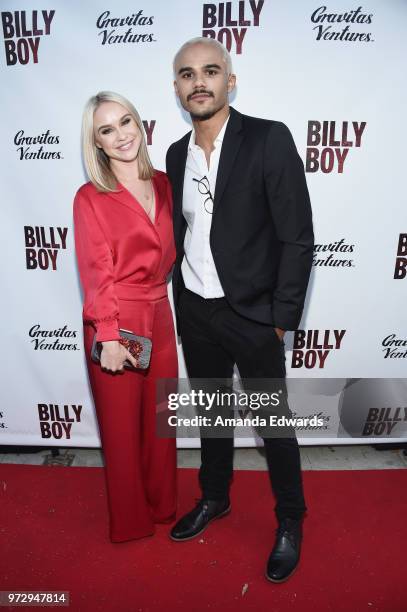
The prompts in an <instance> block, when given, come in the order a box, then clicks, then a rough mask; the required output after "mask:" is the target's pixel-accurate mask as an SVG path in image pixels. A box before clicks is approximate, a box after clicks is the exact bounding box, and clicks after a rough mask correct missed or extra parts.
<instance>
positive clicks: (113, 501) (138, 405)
mask: <svg viewBox="0 0 407 612" xmlns="http://www.w3.org/2000/svg"><path fill="white" fill-rule="evenodd" d="M119 310H120V321H119V326H120V327H121V328H124V329H128V330H131V331H133V332H134V333H137V334H139V335H149V336H150V337H151V339H152V343H153V348H152V353H151V362H150V366H149V368H148V370H144V371H142V370H138V371H130V370H125V371H124V374H109V373H107V372H104V371H103V370H102V369H101V367H100V365H99V364H95V363H94V362H93V361H92V360H91V359H90V351H91V346H92V341H93V336H94V334H95V330H94V328H93V327H92V326H91V325H84V341H85V351H86V359H87V365H88V372H89V379H90V384H91V387H92V393H93V398H94V402H95V408H96V413H97V418H98V424H99V431H100V436H101V441H102V447H103V452H104V459H105V474H106V483H107V493H108V502H109V513H110V538H111V540H112V542H122V541H125V540H131V539H136V538H142V537H144V536H148V535H151V534H153V533H154V523H166V522H171V521H172V520H173V519H174V518H175V511H176V440H175V439H174V438H173V439H164V438H158V437H157V435H156V399H155V395H156V393H155V391H156V389H155V381H156V379H158V378H177V376H178V364H177V350H176V343H175V333H174V325H173V318H172V313H171V308H170V304H169V301H168V298H167V297H164V298H161V299H158V300H155V301H151V300H150V301H148V302H147V301H142V300H119ZM148 327H150V329H148Z"/></svg>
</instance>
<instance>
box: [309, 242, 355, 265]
mask: <svg viewBox="0 0 407 612" xmlns="http://www.w3.org/2000/svg"><path fill="white" fill-rule="evenodd" d="M354 249H355V245H354V244H347V243H346V242H345V238H341V239H340V240H336V241H335V242H327V243H324V244H321V243H320V244H315V245H314V257H313V260H312V265H313V266H319V267H320V268H321V267H323V268H325V267H328V268H354V267H355V263H354V260H353V259H352V255H350V254H351V253H353V251H354Z"/></svg>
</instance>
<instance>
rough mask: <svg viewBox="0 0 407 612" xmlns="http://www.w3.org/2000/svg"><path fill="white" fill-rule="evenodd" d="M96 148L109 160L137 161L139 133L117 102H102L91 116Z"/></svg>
mask: <svg viewBox="0 0 407 612" xmlns="http://www.w3.org/2000/svg"><path fill="white" fill-rule="evenodd" d="M93 132H94V135H95V142H96V146H97V147H99V148H101V149H103V151H104V152H105V153H106V155H107V156H108V157H109V158H110V159H112V160H113V159H114V160H117V161H122V162H132V161H134V160H135V159H137V155H138V152H139V148H140V143H141V133H140V130H139V128H138V126H137V123H136V121H135V119H134V117H133V115H132V114H131V113H129V111H128V110H127V109H126V108H125V107H124V106H122V105H121V104H118V103H117V102H102V104H101V105H100V106H99V107H98V108H97V109H96V111H95V113H94V115H93Z"/></svg>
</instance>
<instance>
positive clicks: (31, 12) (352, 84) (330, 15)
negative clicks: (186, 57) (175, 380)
mask: <svg viewBox="0 0 407 612" xmlns="http://www.w3.org/2000/svg"><path fill="white" fill-rule="evenodd" d="M406 25H407V2H405V0H388V1H387V2H383V1H382V0H368V1H366V2H364V3H363V4H361V3H360V2H359V0H357V1H354V0H345V1H344V0H335V1H333V2H331V1H329V2H328V3H322V2H319V1H318V0H292V1H291V2H286V1H284V0H241V1H238V0H233V1H231V2H216V3H206V2H202V0H172V1H171V2H167V1H164V0H149V1H148V2H147V1H146V0H140V1H139V2H137V1H136V2H130V1H127V0H118V1H116V2H111V3H110V4H109V2H107V3H106V2H103V3H102V2H98V1H97V0H89V1H87V2H80V1H79V0H70V1H69V2H66V1H63V0H53V1H52V2H51V3H48V4H46V5H45V4H44V3H42V4H39V3H38V1H31V0H25V1H24V2H14V1H12V0H9V1H7V0H2V3H1V26H2V28H1V38H2V40H1V46H2V49H1V50H0V70H1V100H2V110H1V113H0V122H1V136H2V137H1V145H0V151H1V158H2V162H1V172H2V175H3V181H2V210H3V214H2V223H1V229H0V231H1V244H2V245H3V259H2V276H3V295H2V307H3V309H2V317H1V325H2V334H1V337H2V356H1V361H2V368H1V376H2V381H1V389H2V401H1V405H0V443H2V444H33V445H59V446H99V438H98V433H97V423H96V420H95V415H94V410H93V404H92V399H91V395H90V392H89V387H88V382H87V374H86V368H85V363H84V353H83V348H82V324H81V293H80V286H79V281H78V276H77V270H76V262H75V253H74V242H73V231H72V201H73V198H74V195H75V192H76V190H77V189H78V187H79V186H80V185H81V184H82V183H83V182H85V180H86V178H85V175H84V171H83V165H82V162H81V151H80V123H81V115H82V109H83V107H84V104H85V102H86V100H87V99H88V98H89V96H91V95H93V94H95V93H96V92H98V91H100V90H103V89H109V90H113V91H117V92H119V93H122V94H124V95H125V96H126V97H128V98H129V99H130V100H132V101H133V102H134V104H135V106H136V107H137V109H138V110H139V112H140V115H141V117H142V119H143V123H144V126H145V131H146V135H147V140H148V144H149V150H150V154H151V157H152V160H153V163H154V165H155V166H156V167H157V168H159V169H164V167H165V164H164V160H165V154H166V151H167V148H168V146H169V145H170V144H171V142H173V141H174V140H177V139H178V138H180V137H181V136H182V135H183V134H184V133H185V132H186V131H188V130H189V129H190V124H189V120H188V117H187V116H186V115H185V114H184V113H183V112H182V110H181V109H180V106H179V104H178V102H177V99H176V97H175V95H174V92H173V86H172V59H173V56H174V54H175V52H176V51H177V49H178V47H179V46H180V45H181V44H182V43H183V42H184V41H186V40H187V39H189V38H192V37H194V36H199V35H204V36H212V37H216V38H217V39H218V40H220V41H221V42H222V43H224V44H225V45H226V46H227V47H228V48H229V49H230V52H231V55H232V60H233V64H234V72H235V73H236V74H237V90H236V92H235V93H234V94H233V99H232V104H233V105H234V106H235V107H236V108H237V109H238V110H240V111H241V112H243V113H246V114H250V115H254V116H260V117H266V118H273V119H277V120H280V121H283V122H285V123H286V124H287V125H288V126H289V128H290V129H291V131H292V133H293V136H294V139H295V141H296V144H297V147H298V150H299V152H300V155H301V157H302V159H303V161H304V165H305V168H306V174H307V181H308V186H309V190H310V193H311V200H312V205H313V213H314V222H315V236H316V246H315V258H314V267H313V274H312V278H311V282H310V288H309V293H308V299H307V304H306V309H305V312H304V316H303V319H302V322H301V329H300V330H298V331H296V332H295V333H290V334H288V336H287V369H288V377H289V378H306V379H310V378H312V379H315V384H316V389H317V388H318V381H317V380H316V379H321V378H322V379H335V380H332V385H331V386H330V388H331V391H332V392H331V393H330V394H324V397H325V399H324V400H323V401H321V397H320V396H318V393H317V392H316V399H315V403H313V402H312V401H310V404H309V406H308V415H312V414H316V413H318V414H320V415H322V416H323V419H324V427H323V428H322V429H323V431H322V432H321V431H319V432H317V431H316V432H315V433H316V435H315V438H313V437H312V435H311V436H308V437H304V438H302V437H301V432H300V431H299V432H298V435H299V439H300V442H302V443H305V444H310V443H318V444H321V443H326V442H329V443H332V442H345V443H349V442H352V443H353V442H359V441H363V442H371V441H376V442H378V441H393V440H396V439H403V438H404V439H405V438H406V437H407V434H406V428H405V424H406V421H407V393H406V381H405V380H403V377H405V372H406V365H407V329H406V314H405V313H406V289H407V213H406V189H405V180H406V175H407V170H406V161H405V145H406V142H407V138H406V119H405V115H406V108H407V99H406V97H407V96H406V81H405V58H406V55H407V43H406V36H405V33H406ZM179 348H180V351H179V357H180V374H181V376H185V367H184V363H183V360H182V350H181V347H179ZM344 389H345V390H344ZM355 391H356V393H359V396H358V395H356V397H359V400H357V401H356V402H355V395H354V394H355ZM317 396H318V397H317ZM328 396H329V397H328ZM349 398H350V399H351V400H352V401H350V399H349ZM348 400H349V401H348ZM348 404H349V405H350V408H348V409H347V405H348ZM355 406H356V407H355ZM358 406H359V408H358ZM339 414H341V415H342V418H341V421H342V423H340V422H339ZM317 433H318V435H317ZM338 436H339V438H338ZM253 443H254V439H253V438H252V439H249V440H247V439H246V440H243V441H242V440H239V441H238V444H249V445H250V444H253ZM180 444H181V445H192V446H193V445H197V444H199V441H197V440H181V441H180Z"/></svg>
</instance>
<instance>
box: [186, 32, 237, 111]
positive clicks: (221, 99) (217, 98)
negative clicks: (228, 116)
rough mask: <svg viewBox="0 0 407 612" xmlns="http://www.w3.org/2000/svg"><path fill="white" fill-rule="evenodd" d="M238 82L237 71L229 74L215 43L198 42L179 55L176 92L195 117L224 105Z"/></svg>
mask: <svg viewBox="0 0 407 612" xmlns="http://www.w3.org/2000/svg"><path fill="white" fill-rule="evenodd" d="M235 83H236V77H235V75H233V74H230V75H228V73H227V68H226V64H225V61H224V59H223V56H222V52H221V51H220V50H219V49H217V48H216V47H212V46H210V45H205V44H201V43H197V44H195V45H191V46H189V47H187V48H186V49H184V51H182V53H180V55H179V56H178V57H177V60H176V63H175V81H174V87H175V92H176V94H177V96H178V97H179V99H180V102H181V104H182V106H183V108H184V109H185V110H186V111H188V112H189V113H190V115H191V117H192V119H195V120H198V121H205V120H206V119H210V118H211V117H213V116H214V115H215V114H216V113H217V112H218V111H219V110H221V109H222V108H224V106H225V105H227V104H228V93H230V92H231V91H232V90H233V89H234V86H235Z"/></svg>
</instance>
